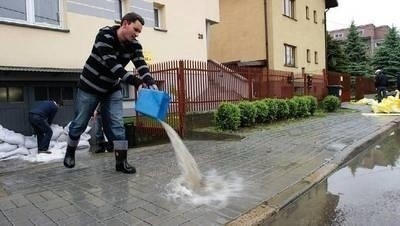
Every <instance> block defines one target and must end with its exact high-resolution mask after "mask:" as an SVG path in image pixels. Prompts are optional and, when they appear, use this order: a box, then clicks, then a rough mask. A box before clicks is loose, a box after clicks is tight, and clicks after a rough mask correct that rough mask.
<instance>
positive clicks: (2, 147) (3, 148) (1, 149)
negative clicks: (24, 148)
mask: <svg viewBox="0 0 400 226" xmlns="http://www.w3.org/2000/svg"><path fill="white" fill-rule="evenodd" d="M17 148H18V146H17V145H15V144H9V143H5V142H4V143H1V144H0V153H5V152H10V151H14V150H15V149H17Z"/></svg>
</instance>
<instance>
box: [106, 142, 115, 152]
mask: <svg viewBox="0 0 400 226" xmlns="http://www.w3.org/2000/svg"><path fill="white" fill-rule="evenodd" d="M106 150H107V152H114V145H113V143H112V142H107V143H106Z"/></svg>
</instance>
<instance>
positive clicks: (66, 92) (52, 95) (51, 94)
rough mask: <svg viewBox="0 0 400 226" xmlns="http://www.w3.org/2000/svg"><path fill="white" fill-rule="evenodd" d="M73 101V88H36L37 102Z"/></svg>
mask: <svg viewBox="0 0 400 226" xmlns="http://www.w3.org/2000/svg"><path fill="white" fill-rule="evenodd" d="M49 99H52V100H58V99H61V100H72V99H73V89H72V87H43V86H40V87H35V100H37V101H38V100H49Z"/></svg>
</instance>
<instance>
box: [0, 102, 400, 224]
mask: <svg viewBox="0 0 400 226" xmlns="http://www.w3.org/2000/svg"><path fill="white" fill-rule="evenodd" d="M346 106H348V107H351V108H358V109H359V110H361V111H369V107H368V106H356V105H346ZM396 120H398V117H393V116H382V117H376V116H362V115H361V113H360V112H356V113H345V114H344V113H334V114H328V116H327V117H322V118H310V119H305V120H302V121H298V122H292V123H282V124H280V125H279V126H276V127H270V128H268V129H265V130H262V131H256V132H251V133H249V134H248V135H246V138H244V139H242V140H240V141H212V140H204V141H201V140H196V141H195V140H186V141H185V143H186V145H187V147H188V149H189V150H190V152H191V153H192V155H193V156H194V158H195V160H196V161H197V163H198V165H199V168H200V170H201V171H202V172H207V171H209V170H212V169H215V170H216V171H217V172H218V174H220V175H228V174H230V173H233V172H234V173H236V174H237V175H238V177H241V178H242V179H243V185H244V190H243V191H242V193H241V196H240V197H235V198H231V199H230V200H229V202H228V204H227V205H226V206H224V207H216V206H206V205H201V206H194V205H187V204H186V205H182V204H180V203H175V202H173V201H170V200H168V199H167V198H166V197H165V196H164V195H163V194H165V185H166V184H168V183H169V182H170V181H171V180H172V179H173V178H176V177H178V175H179V174H180V172H179V169H178V167H177V163H176V159H175V154H174V152H173V149H172V147H171V145H170V144H163V145H157V146H151V147H144V148H136V149H131V150H130V151H129V154H128V155H129V161H130V162H131V163H133V164H134V165H135V166H136V167H137V169H138V173H137V174H135V175H125V174H121V173H116V172H115V170H114V157H113V154H112V153H105V154H100V155H89V154H80V155H78V156H77V166H76V167H75V168H74V169H66V168H64V166H63V165H62V162H61V160H60V161H58V162H54V163H49V164H42V165H33V166H30V167H25V168H26V169H21V170H16V171H8V172H5V171H4V172H2V173H0V225H43V226H44V225H223V224H226V223H228V222H231V221H232V220H234V219H237V218H238V217H239V216H243V215H242V214H244V213H246V212H247V211H249V210H251V209H253V208H255V207H257V206H259V205H260V204H262V203H264V201H266V200H271V199H273V198H274V197H276V195H277V194H278V193H281V192H282V191H284V190H285V189H288V188H290V187H291V186H293V185H294V184H296V183H297V182H298V181H300V180H302V179H303V178H304V177H306V176H308V175H310V174H311V173H312V172H315V171H316V170H317V169H319V168H320V167H321V166H323V165H325V164H327V163H329V162H330V161H332V160H333V159H335V157H336V156H338V154H340V152H342V151H343V150H344V149H346V148H347V147H349V146H351V145H352V144H354V143H355V142H357V141H359V140H362V139H363V138H365V137H367V136H370V135H371V134H374V133H378V132H379V131H381V130H382V128H385V127H388V126H390V125H394V124H395V122H396ZM0 164H2V162H0ZM242 223H243V222H242Z"/></svg>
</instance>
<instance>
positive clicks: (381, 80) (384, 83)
mask: <svg viewBox="0 0 400 226" xmlns="http://www.w3.org/2000/svg"><path fill="white" fill-rule="evenodd" d="M388 83H389V82H388V78H387V76H386V75H385V73H382V72H381V73H379V74H377V75H376V76H375V88H378V87H388V85H389V84H388Z"/></svg>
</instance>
